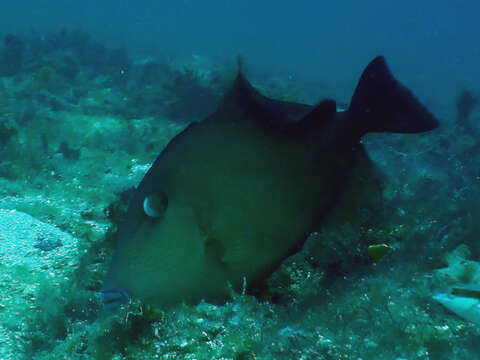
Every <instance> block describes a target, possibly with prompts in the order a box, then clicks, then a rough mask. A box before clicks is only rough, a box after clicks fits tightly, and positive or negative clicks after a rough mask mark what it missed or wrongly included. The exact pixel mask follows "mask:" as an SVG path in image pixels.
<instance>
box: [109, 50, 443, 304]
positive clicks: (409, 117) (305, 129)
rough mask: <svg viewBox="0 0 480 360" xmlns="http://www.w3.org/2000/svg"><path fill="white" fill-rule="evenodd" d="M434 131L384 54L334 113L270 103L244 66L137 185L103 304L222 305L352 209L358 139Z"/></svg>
mask: <svg viewBox="0 0 480 360" xmlns="http://www.w3.org/2000/svg"><path fill="white" fill-rule="evenodd" d="M437 126H438V122H437V120H436V119H435V118H434V116H433V115H432V114H431V113H430V112H429V111H428V110H427V109H426V108H425V107H424V106H423V105H422V104H420V102H419V101H418V100H417V99H416V98H415V97H414V95H413V94H412V93H411V91H410V90H408V89H407V88H406V87H404V86H403V85H401V84H400V83H399V82H398V81H397V80H395V78H394V77H393V75H392V74H391V72H390V70H389V69H388V67H387V65H386V63H385V60H384V59H383V57H377V58H375V59H374V60H373V61H372V62H371V63H370V64H369V65H368V66H367V67H366V69H365V70H364V72H363V74H362V76H361V78H360V80H359V82H358V85H357V88H356V90H355V92H354V94H353V97H352V99H351V102H350V106H349V108H348V109H347V110H346V111H341V112H340V111H337V107H336V103H335V101H333V100H324V101H322V102H320V103H318V104H317V105H315V106H310V105H305V104H299V103H293V102H285V101H279V100H274V99H271V98H268V97H265V96H263V95H262V94H261V93H259V92H258V91H257V90H256V89H254V88H253V87H252V85H251V84H250V83H249V82H248V80H247V79H246V78H245V77H244V75H243V74H242V72H241V66H240V70H239V73H238V75H237V77H236V80H235V81H234V83H233V86H232V87H231V89H230V90H229V91H228V92H227V93H226V95H225V96H224V98H223V100H222V101H221V103H220V105H219V107H218V109H217V110H216V112H214V113H213V114H212V115H211V116H209V117H207V118H206V119H205V120H204V121H202V122H198V123H192V124H191V125H189V126H188V127H187V128H186V129H185V130H184V131H182V132H181V133H180V134H178V135H177V136H176V137H175V138H173V139H172V140H171V141H170V143H169V144H168V146H167V147H166V148H165V149H164V150H163V151H162V153H161V154H160V155H159V156H158V158H157V159H156V160H155V162H154V163H153V165H152V167H151V168H150V169H149V170H148V172H147V174H146V175H145V177H144V178H143V180H142V181H141V182H140V184H139V186H138V188H137V190H136V192H135V194H134V195H133V197H132V200H131V202H130V204H129V208H128V212H127V216H126V218H127V220H126V221H125V222H124V223H123V224H122V225H121V226H120V228H119V231H118V234H117V241H116V247H115V249H114V255H113V259H112V263H111V265H110V268H109V271H108V274H107V276H106V278H105V281H104V284H103V289H102V297H103V300H104V303H105V305H106V307H110V308H113V307H116V306H119V305H120V304H121V303H123V302H125V301H127V300H128V298H129V296H132V297H135V298H138V299H140V300H142V301H144V302H146V303H149V304H151V305H154V306H165V305H171V304H176V303H179V302H182V301H185V302H187V303H196V302H199V301H201V300H202V299H204V300H206V301H214V302H218V301H224V300H226V299H227V298H228V296H229V290H228V284H230V285H231V286H232V287H233V289H235V290H236V291H240V290H241V289H242V284H243V281H244V279H246V283H247V284H248V285H249V286H252V285H255V284H258V283H259V282H260V281H262V280H263V279H265V278H266V277H267V276H268V275H270V274H271V273H272V272H273V271H274V270H275V269H276V268H277V267H278V266H279V265H280V264H281V262H282V261H283V260H284V259H285V258H286V257H288V256H289V255H291V254H293V253H295V252H297V251H298V250H299V249H300V248H301V247H302V245H303V243H304V242H305V240H306V239H307V237H308V236H309V234H310V233H311V232H312V230H314V229H315V228H316V226H317V225H318V224H319V223H320V222H322V221H324V219H325V217H326V215H327V214H329V213H330V212H332V211H333V210H334V209H335V210H336V211H337V208H338V207H339V206H346V205H350V206H351V205H352V203H350V204H347V203H348V201H345V200H344V199H345V198H346V197H347V196H346V194H348V195H349V196H350V195H351V196H355V195H354V194H355V191H352V190H351V189H352V187H354V186H355V184H356V183H357V182H362V181H365V178H366V177H367V178H368V176H369V169H371V166H370V160H369V158H368V156H367V154H366V152H365V150H364V147H363V146H362V145H361V144H360V139H361V138H362V136H363V135H365V134H366V133H369V132H396V133H420V132H424V131H428V130H432V129H434V128H436V127H437ZM359 191H361V188H359ZM342 199H343V200H342ZM347 200H348V199H347ZM338 213H340V214H341V213H342V211H340V212H338ZM344 214H345V215H346V216H347V215H351V216H354V215H355V211H345V212H344ZM347 217H348V216H347Z"/></svg>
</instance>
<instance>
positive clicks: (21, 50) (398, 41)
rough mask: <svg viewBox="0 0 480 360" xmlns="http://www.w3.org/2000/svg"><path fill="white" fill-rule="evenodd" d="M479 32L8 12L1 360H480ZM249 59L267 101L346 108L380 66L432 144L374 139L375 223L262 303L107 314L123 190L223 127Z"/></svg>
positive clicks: (0, 97)
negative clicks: (191, 141)
mask: <svg viewBox="0 0 480 360" xmlns="http://www.w3.org/2000/svg"><path fill="white" fill-rule="evenodd" d="M479 13H480V4H476V3H475V2H472V1H465V2H455V3H454V2H451V1H446V0H441V1H435V2H434V1H424V2H418V1H415V2H414V1H410V0H408V1H403V2H394V1H380V0H376V1H369V2H358V1H298V2H291V1H289V2H287V1H270V0H264V1H257V2H254V1H228V0H224V1H220V0H209V1H194V0H191V1H152V0H150V1H147V0H137V1H135V2H134V1H102V2H99V1H93V0H84V1H79V0H76V1H75V0H68V1H48V0H36V1H34V0H31V1H22V0H19V1H15V2H14V1H9V2H7V1H3V3H2V4H1V6H0V39H1V41H0V144H1V147H0V359H2V360H3V359H41V360H43V359H236V360H241V359H242V360H245V359H328V360H333V359H352V360H353V359H355V360H359V359H363V360H367V359H396V360H403V359H480V241H479V239H480V221H479V219H480V204H479V196H480V189H479V185H480V156H479V153H480V106H479V105H478V102H479V97H480V80H479V79H480V67H479V64H480V43H479V42H478V39H479V38H480V27H479V26H478V14H479ZM237 55H241V56H243V58H244V59H245V68H246V69H245V72H246V75H247V76H248V78H249V79H250V81H252V83H253V85H254V86H255V87H257V88H258V89H259V90H260V91H261V92H262V93H263V94H266V95H268V96H272V97H275V98H278V99H283V100H290V101H296V102H305V103H309V104H314V103H316V102H317V101H319V100H321V99H323V98H326V97H328V98H333V99H335V100H336V101H337V102H338V103H339V104H342V106H345V105H347V104H348V102H349V99H350V97H351V95H352V93H353V91H354V89H355V86H356V83H357V81H358V78H359V76H360V74H361V72H362V70H363V68H364V67H365V66H366V65H367V64H368V62H369V61H370V60H372V59H373V58H374V57H375V56H377V55H383V56H385V57H386V59H387V61H388V64H389V66H390V67H391V69H392V72H393V73H394V74H395V76H396V77H397V78H398V79H399V80H400V81H401V82H402V83H404V84H405V85H407V86H408V87H409V88H410V89H412V91H413V92H414V93H415V94H416V95H417V96H418V98H419V99H420V100H421V101H422V102H423V103H424V104H425V105H426V106H427V107H428V108H429V110H430V111H431V112H432V113H434V114H435V116H436V117H437V118H438V119H439V120H440V122H441V125H440V127H439V128H438V129H437V130H435V131H433V132H429V133H426V134H422V135H413V136H412V135H396V134H370V135H367V136H366V137H365V138H364V139H363V142H364V144H365V146H366V148H367V151H368V153H369V155H370V157H371V158H372V159H373V160H374V162H375V164H376V165H377V166H378V167H379V169H380V171H381V172H382V174H383V175H382V184H383V196H384V202H385V204H384V206H383V207H382V209H381V211H377V212H370V211H369V209H361V211H359V214H360V215H359V216H358V217H357V218H356V219H355V221H349V222H345V223H341V224H334V226H328V224H326V225H325V226H324V227H323V228H322V229H321V230H320V231H318V232H316V233H314V234H312V235H311V236H310V238H309V239H308V241H307V243H306V244H305V246H304V248H303V249H302V250H301V251H300V252H298V253H297V254H295V255H293V256H292V257H290V258H288V259H286V260H285V261H284V263H283V264H282V266H281V267H280V268H279V269H278V270H277V271H276V272H275V273H274V274H273V275H272V276H270V277H269V278H268V280H267V281H266V286H265V288H264V289H262V291H261V292H259V293H256V294H250V293H248V292H247V293H245V292H242V293H235V292H233V291H232V295H231V299H230V300H229V301H228V302H227V303H226V304H223V305H218V304H210V303H206V302H202V303H200V304H198V305H186V304H180V305H178V306H175V307H173V308H168V309H155V308H152V307H149V306H148V305H145V304H141V303H140V302H139V301H138V300H135V299H133V300H132V302H131V303H129V304H128V306H125V307H123V308H122V309H120V310H118V311H106V310H105V309H104V307H103V304H102V301H101V298H100V295H99V291H100V289H101V286H102V281H103V278H104V276H105V273H106V271H107V267H108V263H109V260H110V259H111V256H112V252H113V247H114V245H113V240H112V239H113V237H114V234H115V231H116V228H117V226H118V224H120V223H121V222H122V220H124V217H125V211H126V206H127V203H128V199H129V198H130V196H131V193H132V190H133V189H134V187H135V186H136V185H138V183H139V181H140V180H141V179H142V178H143V176H144V175H145V173H146V171H147V170H148V168H149V167H150V165H151V164H152V162H153V161H154V160H155V158H156V157H157V156H158V154H159V153H160V152H161V151H162V149H163V148H164V147H165V146H166V145H167V144H168V142H169V140H171V139H172V137H173V136H175V135H176V134H177V133H179V132H180V131H181V130H182V129H184V128H185V127H186V126H187V125H188V124H189V123H190V122H192V121H201V120H202V119H203V118H204V117H206V116H208V115H209V114H210V113H211V112H212V111H214V110H215V108H216V105H217V104H218V101H219V99H220V97H221V96H222V94H223V93H224V92H225V90H226V89H228V86H229V84H230V83H231V80H232V78H233V76H234V75H235V71H236V56H237ZM351 191H353V192H354V191H355V190H354V189H352V190H351ZM366 196H368V194H366ZM383 244H385V245H383ZM372 246H373V248H372ZM375 246H377V247H375ZM378 248H380V249H383V250H386V251H387V252H386V254H382V255H384V256H377V255H376V253H373V254H372V249H378Z"/></svg>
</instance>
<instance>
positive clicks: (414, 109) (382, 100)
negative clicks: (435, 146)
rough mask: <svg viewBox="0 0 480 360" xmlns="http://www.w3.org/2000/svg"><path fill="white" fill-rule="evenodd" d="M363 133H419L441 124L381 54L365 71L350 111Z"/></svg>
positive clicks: (351, 117) (350, 117)
mask: <svg viewBox="0 0 480 360" xmlns="http://www.w3.org/2000/svg"><path fill="white" fill-rule="evenodd" d="M348 118H349V122H350V121H351V122H353V123H355V127H357V128H358V130H359V131H360V134H362V135H363V134H365V133H368V132H396V133H419V132H424V131H428V130H433V129H435V128H436V127H437V126H438V121H437V120H436V119H435V117H434V116H433V115H432V114H431V113H430V112H429V111H428V110H427V109H426V108H425V107H424V106H423V105H422V104H421V103H420V102H419V101H418V100H417V98H416V97H415V96H414V95H413V93H412V92H411V91H410V90H409V89H407V88H406V87H405V86H403V85H402V84H400V83H399V82H398V81H397V80H396V79H395V78H394V77H393V75H392V73H391V72H390V70H389V69H388V67H387V64H386V63H385V59H384V58H383V57H381V56H379V57H377V58H375V59H374V60H373V61H372V62H371V63H370V64H368V66H367V67H366V68H365V70H364V71H363V73H362V76H361V77H360V80H359V82H358V85H357V88H356V89H355V92H354V94H353V96H352V100H351V102H350V108H349V110H348Z"/></svg>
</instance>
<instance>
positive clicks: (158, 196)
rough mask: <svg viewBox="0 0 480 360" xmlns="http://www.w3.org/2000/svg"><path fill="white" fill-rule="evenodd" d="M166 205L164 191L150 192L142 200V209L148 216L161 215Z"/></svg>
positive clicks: (166, 199)
mask: <svg viewBox="0 0 480 360" xmlns="http://www.w3.org/2000/svg"><path fill="white" fill-rule="evenodd" d="M167 207H168V197H167V195H166V194H165V193H164V192H160V193H154V194H150V195H148V196H146V197H145V199H144V200H143V211H144V212H145V215H147V216H148V217H151V218H154V219H158V218H161V217H163V215H164V214H165V211H166V210H167Z"/></svg>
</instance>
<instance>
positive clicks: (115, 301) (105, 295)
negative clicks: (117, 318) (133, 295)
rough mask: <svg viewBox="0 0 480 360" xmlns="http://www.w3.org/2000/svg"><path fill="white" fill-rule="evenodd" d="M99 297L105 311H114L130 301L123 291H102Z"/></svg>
mask: <svg viewBox="0 0 480 360" xmlns="http://www.w3.org/2000/svg"><path fill="white" fill-rule="evenodd" d="M100 296H101V298H102V302H103V306H104V307H105V309H107V310H116V309H118V308H119V307H120V306H122V305H125V304H127V303H128V302H129V301H130V296H129V295H128V293H127V292H126V291H125V290H123V289H108V290H102V292H101V294H100Z"/></svg>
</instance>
